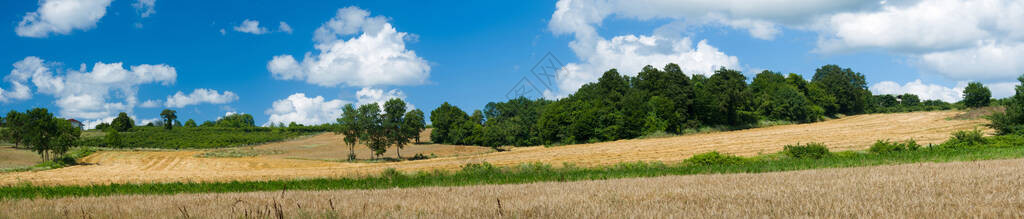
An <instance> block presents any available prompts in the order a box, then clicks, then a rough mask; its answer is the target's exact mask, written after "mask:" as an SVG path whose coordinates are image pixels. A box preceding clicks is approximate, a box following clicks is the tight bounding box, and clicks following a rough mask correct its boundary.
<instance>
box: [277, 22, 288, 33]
mask: <svg viewBox="0 0 1024 219" xmlns="http://www.w3.org/2000/svg"><path fill="white" fill-rule="evenodd" d="M277 29H278V31H281V32H285V33H288V34H292V26H289V25H288V23H285V22H284V21H281V24H280V25H278V26H277Z"/></svg>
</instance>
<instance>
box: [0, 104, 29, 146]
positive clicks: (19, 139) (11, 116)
mask: <svg viewBox="0 0 1024 219" xmlns="http://www.w3.org/2000/svg"><path fill="white" fill-rule="evenodd" d="M27 119H28V118H26V115H25V114H24V113H21V112H18V111H15V110H11V111H10V112H8V113H7V117H5V118H4V129H3V130H0V131H2V133H0V134H3V138H4V140H7V141H8V142H11V143H14V147H19V146H20V145H21V144H23V143H24V140H25V128H26V124H25V122H26V120H27Z"/></svg>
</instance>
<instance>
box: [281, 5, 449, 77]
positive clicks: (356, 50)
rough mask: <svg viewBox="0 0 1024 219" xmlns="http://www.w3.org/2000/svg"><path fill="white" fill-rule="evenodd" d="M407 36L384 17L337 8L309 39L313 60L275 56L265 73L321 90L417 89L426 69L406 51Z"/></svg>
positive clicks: (427, 74) (353, 8) (350, 8)
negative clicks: (360, 87)
mask: <svg viewBox="0 0 1024 219" xmlns="http://www.w3.org/2000/svg"><path fill="white" fill-rule="evenodd" d="M357 34H358V36H352V35H357ZM350 36H351V37H350ZM407 36H410V35H409V34H408V33H405V32H398V31H397V30H396V29H395V28H394V27H393V26H391V24H390V23H388V22H387V18H385V17H383V16H375V17H371V16H370V12H368V11H365V10H363V9H360V8H357V7H347V8H342V9H339V10H338V12H337V14H336V15H335V17H334V18H331V19H330V20H329V21H327V22H326V23H324V24H323V25H321V26H320V27H319V28H317V30H316V32H315V33H314V42H315V43H316V44H315V48H316V49H317V52H316V54H314V53H312V52H307V53H306V55H305V56H304V57H303V59H302V61H301V62H299V60H296V59H295V57H293V56H292V55H278V56H274V57H273V59H272V60H270V62H268V63H267V70H269V71H270V72H271V75H272V76H273V77H274V78H276V79H280V80H300V81H306V82H307V83H310V84H316V85H320V86H325V87H332V86H337V85H340V84H344V85H348V86H363V87H367V86H377V85H414V84H422V83H424V82H426V80H427V77H428V76H429V75H430V66H429V65H428V64H427V61H426V60H424V59H423V58H421V57H419V56H417V55H416V52H414V51H412V50H408V49H406V48H405V40H406V38H407ZM346 37H347V38H348V39H345V38H346Z"/></svg>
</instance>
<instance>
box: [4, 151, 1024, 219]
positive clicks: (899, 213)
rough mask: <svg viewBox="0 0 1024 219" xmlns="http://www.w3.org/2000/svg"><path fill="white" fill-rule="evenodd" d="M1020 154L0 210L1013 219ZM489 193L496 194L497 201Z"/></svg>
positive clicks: (14, 204) (18, 214)
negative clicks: (987, 158)
mask: <svg viewBox="0 0 1024 219" xmlns="http://www.w3.org/2000/svg"><path fill="white" fill-rule="evenodd" d="M1022 177H1024V159H1014V160H995V161H980V162H954V163H919V164H906V165H898V166H876V167H861V168H846V169H818V170H806V171H793V172H776V173H761V174H728V175H690V176H666V177H656V178H634V179H616V180H603V181H580V182H566V183H558V182H547V183H531V184H521V185H482V186H468V187H427V188H411V189H385V190H337V191H273V192H250V193H227V194H182V195H122V196H108V197H84V198H59V199H49V200H47V199H36V200H15V201H6V202H0V209H3V211H0V217H5V218H6V217H10V218H23V217H44V218H51V217H69V218H79V217H97V218H143V217H145V218H152V217H153V216H158V217H164V218H170V217H186V218H187V217H189V216H200V217H211V218H231V217H236V218H237V217H273V215H276V214H278V213H280V214H281V215H283V216H285V217H332V218H333V217H342V218H350V217H360V218H362V217H373V218H383V217H393V218H419V217H444V218H450V217H461V218H467V217H473V218H481V217H486V218H492V217H544V218H566V217H569V218H609V217H610V218H623V217H640V218H666V217H670V218H693V217H724V218H746V217H762V216H767V217H773V218H791V217H830V218H834V217H842V218H849V217H871V218H966V217H980V218H1020V217H1024V190H1020V189H1018V188H1020V187H1021V186H1024V180H1021V178H1022ZM499 202H500V204H499Z"/></svg>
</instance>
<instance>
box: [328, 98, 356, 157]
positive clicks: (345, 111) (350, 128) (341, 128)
mask: <svg viewBox="0 0 1024 219" xmlns="http://www.w3.org/2000/svg"><path fill="white" fill-rule="evenodd" d="M358 119H359V111H356V109H355V107H354V106H352V104H345V106H344V107H343V108H341V117H340V118H338V129H337V130H336V131H335V133H338V134H343V135H345V138H344V139H342V140H343V141H345V145H347V146H348V160H355V159H356V143H358V141H359V137H360V132H361V131H362V130H363V129H362V128H361V127H360V123H359V120H358Z"/></svg>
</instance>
